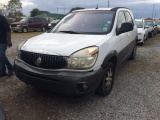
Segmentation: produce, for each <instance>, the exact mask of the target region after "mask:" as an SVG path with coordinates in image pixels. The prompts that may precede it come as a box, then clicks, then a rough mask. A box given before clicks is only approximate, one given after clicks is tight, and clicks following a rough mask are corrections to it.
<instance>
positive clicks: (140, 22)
mask: <svg viewBox="0 0 160 120" xmlns="http://www.w3.org/2000/svg"><path fill="white" fill-rule="evenodd" d="M135 22H136V25H137V27H138V28H143V22H142V21H135Z"/></svg>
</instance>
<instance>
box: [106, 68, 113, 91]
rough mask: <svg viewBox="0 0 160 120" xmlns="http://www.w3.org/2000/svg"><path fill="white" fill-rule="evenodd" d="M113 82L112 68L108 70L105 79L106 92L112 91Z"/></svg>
mask: <svg viewBox="0 0 160 120" xmlns="http://www.w3.org/2000/svg"><path fill="white" fill-rule="evenodd" d="M112 82H113V69H112V68H111V67H110V68H109V69H108V70H107V75H106V78H105V89H106V91H108V90H110V89H111V87H112Z"/></svg>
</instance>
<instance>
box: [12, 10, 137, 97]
mask: <svg viewBox="0 0 160 120" xmlns="http://www.w3.org/2000/svg"><path fill="white" fill-rule="evenodd" d="M136 40H137V27H136V25H135V21H134V17H133V14H132V12H131V11H130V10H129V9H127V8H121V7H117V8H107V9H106V8H96V9H83V10H77V11H73V12H70V13H69V14H67V15H66V16H65V17H64V18H63V19H62V20H61V21H60V22H59V23H58V24H57V25H56V26H55V27H54V28H53V29H52V30H50V31H49V32H47V33H44V34H42V35H39V36H36V37H34V38H31V39H28V40H27V41H25V42H23V43H22V44H21V45H19V47H18V55H17V58H16V59H15V62H14V68H15V74H16V76H17V77H18V78H19V79H20V80H21V81H23V82H25V83H26V84H31V85H33V86H37V87H40V88H44V89H47V90H50V91H52V92H55V93H61V94H67V95H80V96H81V95H87V94H90V93H94V92H96V93H97V94H99V95H102V96H107V95H108V94H109V93H110V92H111V90H112V86H113V83H114V75H115V72H116V71H117V70H118V69H119V68H120V66H121V65H122V63H123V62H124V61H126V60H127V59H128V58H130V59H134V58H135V56H136Z"/></svg>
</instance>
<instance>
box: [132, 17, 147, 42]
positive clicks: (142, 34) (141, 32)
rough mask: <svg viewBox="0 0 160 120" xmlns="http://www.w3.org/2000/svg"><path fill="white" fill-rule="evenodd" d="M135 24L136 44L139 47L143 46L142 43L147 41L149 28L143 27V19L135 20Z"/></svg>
mask: <svg viewBox="0 0 160 120" xmlns="http://www.w3.org/2000/svg"><path fill="white" fill-rule="evenodd" d="M135 23H136V25H137V28H138V40H137V43H140V44H141V45H143V44H144V41H145V40H147V39H148V28H149V27H145V22H144V20H143V19H135Z"/></svg>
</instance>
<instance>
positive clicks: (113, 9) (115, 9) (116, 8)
mask: <svg viewBox="0 0 160 120" xmlns="http://www.w3.org/2000/svg"><path fill="white" fill-rule="evenodd" d="M120 8H125V9H129V8H126V7H115V8H112V9H111V11H117V10H118V9H120Z"/></svg>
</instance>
